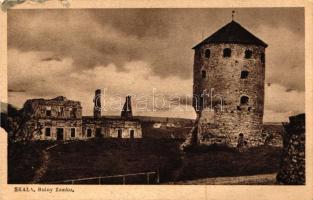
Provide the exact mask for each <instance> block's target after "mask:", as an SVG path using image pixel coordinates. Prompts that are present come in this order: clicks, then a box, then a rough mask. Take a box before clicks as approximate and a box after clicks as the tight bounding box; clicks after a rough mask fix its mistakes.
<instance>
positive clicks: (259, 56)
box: [193, 21, 267, 147]
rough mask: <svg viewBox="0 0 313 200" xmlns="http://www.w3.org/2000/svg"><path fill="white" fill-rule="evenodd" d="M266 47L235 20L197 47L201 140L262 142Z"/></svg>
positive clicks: (196, 102) (196, 97) (234, 143)
mask: <svg viewBox="0 0 313 200" xmlns="http://www.w3.org/2000/svg"><path fill="white" fill-rule="evenodd" d="M266 47H267V44H265V43H264V42H263V41H261V40H260V39H258V38H257V37H255V36H254V35H253V34H251V33H250V32H249V31H247V30H246V29H244V28H243V27H242V26H241V25H240V24H239V23H237V22H235V21H231V22H230V23H228V24H227V25H225V26H224V27H222V28H221V29H219V30H218V31H217V32H215V33H214V34H213V35H211V36H210V37H208V38H207V39H205V40H203V41H202V42H200V43H199V44H198V45H196V46H195V47H194V48H193V49H194V50H195V56H194V77H193V78H194V85H193V94H194V98H193V106H194V108H195V110H196V112H197V115H198V119H197V130H196V132H197V134H196V137H195V138H196V140H197V142H198V143H202V144H214V143H217V144H226V145H228V146H233V147H234V146H238V145H243V146H256V145H258V144H260V143H262V139H261V138H262V137H261V133H262V125H263V113H264V79H265V48H266Z"/></svg>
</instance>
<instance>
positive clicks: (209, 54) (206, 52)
mask: <svg viewBox="0 0 313 200" xmlns="http://www.w3.org/2000/svg"><path fill="white" fill-rule="evenodd" d="M204 56H205V58H210V56H211V51H210V49H206V50H205V52H204Z"/></svg>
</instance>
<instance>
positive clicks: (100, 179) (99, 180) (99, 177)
mask: <svg viewBox="0 0 313 200" xmlns="http://www.w3.org/2000/svg"><path fill="white" fill-rule="evenodd" d="M98 183H99V185H101V177H99V181H98Z"/></svg>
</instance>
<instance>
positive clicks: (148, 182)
mask: <svg viewBox="0 0 313 200" xmlns="http://www.w3.org/2000/svg"><path fill="white" fill-rule="evenodd" d="M149 176H150V174H149V173H147V182H148V184H150V183H149V182H150V180H149V178H150V177H149Z"/></svg>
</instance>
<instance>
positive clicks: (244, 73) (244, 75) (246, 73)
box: [240, 71, 249, 79]
mask: <svg viewBox="0 0 313 200" xmlns="http://www.w3.org/2000/svg"><path fill="white" fill-rule="evenodd" d="M248 75H249V72H248V71H241V74H240V78H241V79H246V78H248Z"/></svg>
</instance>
